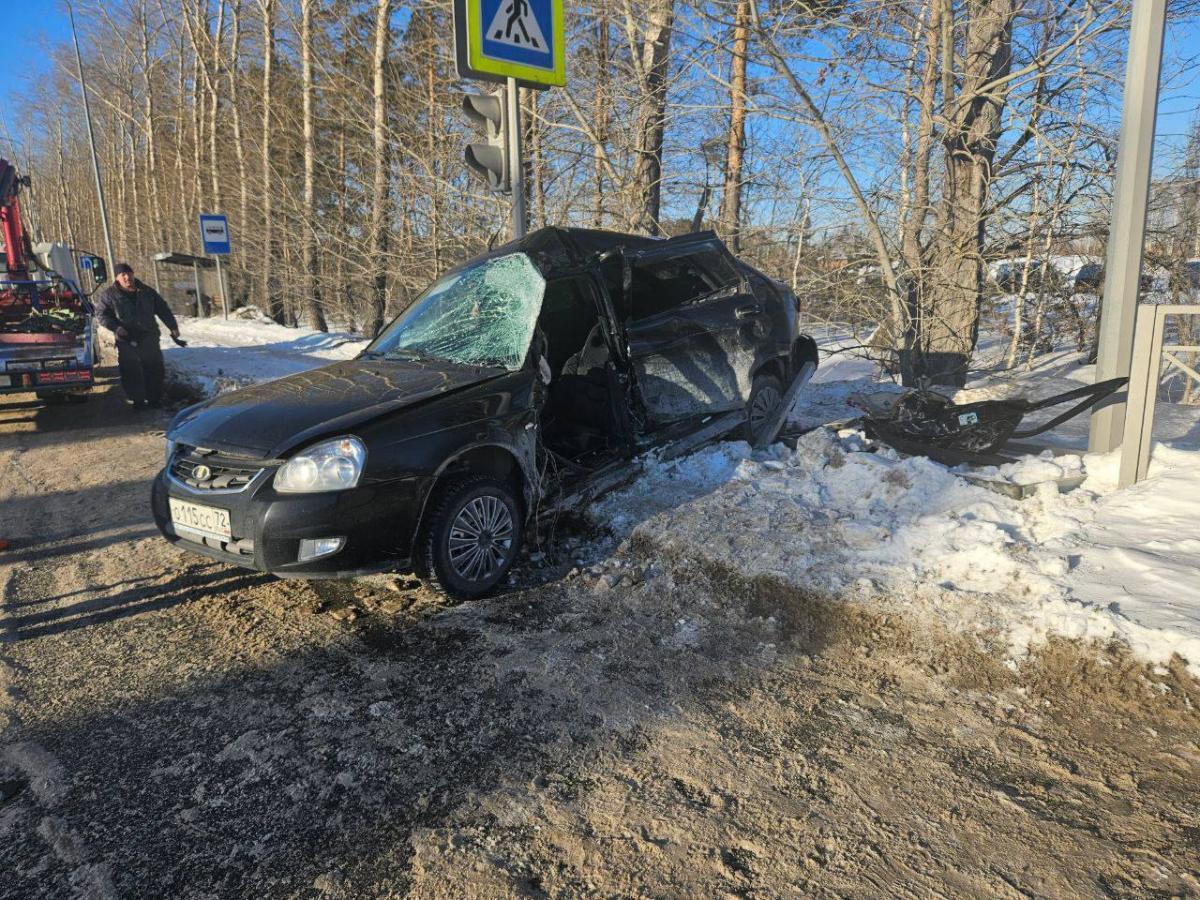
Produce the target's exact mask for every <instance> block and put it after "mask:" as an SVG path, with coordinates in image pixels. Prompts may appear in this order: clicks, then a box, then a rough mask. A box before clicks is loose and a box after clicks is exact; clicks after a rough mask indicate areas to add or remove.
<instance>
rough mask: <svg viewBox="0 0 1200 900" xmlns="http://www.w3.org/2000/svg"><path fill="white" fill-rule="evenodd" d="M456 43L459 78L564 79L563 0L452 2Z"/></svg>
mask: <svg viewBox="0 0 1200 900" xmlns="http://www.w3.org/2000/svg"><path fill="white" fill-rule="evenodd" d="M454 45H455V62H456V63H457V66H458V74H459V77H460V78H479V79H483V80H484V81H504V80H505V79H508V78H515V79H516V80H517V81H519V82H520V83H521V85H522V86H524V87H532V88H543V87H551V86H553V85H564V84H566V83H567V69H566V47H565V46H564V41H563V3H562V0H454Z"/></svg>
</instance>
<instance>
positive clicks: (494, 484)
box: [416, 476, 522, 600]
mask: <svg viewBox="0 0 1200 900" xmlns="http://www.w3.org/2000/svg"><path fill="white" fill-rule="evenodd" d="M434 503H435V505H434V507H433V511H432V512H431V513H430V514H429V516H428V519H427V524H426V525H425V526H424V529H423V533H422V536H421V540H420V541H419V542H418V545H417V547H418V552H417V560H416V563H417V567H416V568H417V574H418V575H420V576H421V577H422V578H425V579H426V580H428V581H430V582H431V583H433V584H435V585H437V587H438V588H439V589H440V590H441V591H442V592H443V593H444V594H446V595H448V596H450V597H453V598H455V599H456V600H474V599H475V598H477V597H482V596H483V595H484V594H487V593H488V592H490V591H491V590H492V589H493V588H495V587H496V585H498V584H499V583H500V582H501V581H503V580H504V577H505V576H506V575H507V574H508V571H509V569H511V568H512V564H513V561H514V560H516V558H517V553H518V552H519V551H520V549H521V531H522V525H521V504H520V502H519V501H518V500H517V498H516V496H515V494H514V492H513V488H512V486H511V485H510V484H508V483H506V482H504V481H499V480H497V479H495V478H487V477H484V476H474V477H468V478H462V479H458V480H455V481H453V482H451V483H450V484H448V485H446V487H445V488H444V489H443V490H442V491H440V492H439V497H438V498H436V499H435V501H434Z"/></svg>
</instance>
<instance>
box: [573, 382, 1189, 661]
mask: <svg viewBox="0 0 1200 900" xmlns="http://www.w3.org/2000/svg"><path fill="white" fill-rule="evenodd" d="M841 365H842V372H841V373H836V374H842V373H853V374H854V375H858V374H859V373H858V372H857V371H855V367H856V366H857V365H858V364H857V362H855V361H849V362H843V363H842V364H841ZM831 370H833V371H834V372H836V369H835V367H828V368H827V369H826V372H825V374H826V380H824V381H822V382H819V383H816V384H814V385H813V386H812V388H811V390H809V391H808V392H807V393H806V394H804V395H802V397H801V400H800V401H799V402H798V404H797V408H796V409H794V410H793V411H792V415H791V418H792V420H793V421H794V422H800V423H809V424H811V423H813V422H815V421H838V420H843V419H847V418H850V417H851V416H852V415H853V414H854V412H853V410H852V408H851V407H849V406H848V404H847V403H846V401H847V400H848V398H849V397H850V396H851V395H852V394H854V393H855V392H857V391H860V390H862V389H864V388H868V387H869V388H871V389H875V390H878V389H880V388H881V387H882V386H880V385H872V384H871V383H870V381H868V380H867V379H865V378H861V377H858V378H854V379H853V380H847V381H839V380H828V379H829V377H830V374H831ZM1076 371H1078V370H1076V369H1075V368H1074V367H1073V366H1072V367H1071V371H1070V372H1069V375H1074V376H1075V378H1070V377H1067V374H1068V373H1067V369H1065V368H1062V367H1058V368H1056V367H1055V366H1054V365H1052V364H1051V365H1048V366H1046V367H1043V368H1042V369H1041V370H1038V371H1035V372H1034V373H1032V374H1031V375H1030V376H1029V379H1028V382H1027V383H1026V384H1025V385H1024V388H1025V389H1024V390H1021V389H1019V386H1018V388H1014V386H1013V385H1011V384H1010V385H1009V386H1008V388H1007V389H1005V390H1003V391H1001V390H1000V389H998V388H997V387H996V386H995V385H984V386H981V387H979V388H976V389H975V391H973V392H972V394H973V396H974V398H975V399H979V398H982V397H983V396H994V395H997V394H999V393H1021V394H1023V395H1025V396H1045V395H1047V394H1049V393H1053V392H1055V391H1057V390H1064V389H1067V388H1068V387H1071V386H1073V384H1072V383H1071V382H1074V383H1075V384H1077V383H1078V381H1088V380H1090V378H1088V373H1087V372H1081V373H1080V374H1079V375H1076ZM1076 378H1078V381H1076ZM1063 381H1066V382H1068V383H1066V384H1063V383H1062V382H1063ZM1163 418H1164V419H1165V420H1166V422H1165V427H1164V429H1163V430H1164V432H1165V435H1166V436H1165V438H1164V437H1163V435H1161V434H1160V438H1163V439H1164V441H1165V443H1164V444H1160V445H1159V446H1158V447H1157V448H1156V450H1155V456H1154V464H1153V466H1152V469H1151V476H1150V478H1149V479H1147V480H1146V481H1145V482H1143V483H1142V484H1139V485H1138V486H1136V487H1135V488H1133V489H1131V490H1127V491H1122V492H1117V491H1116V471H1117V466H1118V464H1119V459H1118V454H1109V455H1105V456H1099V455H1085V454H1084V452H1083V451H1082V449H1081V450H1080V452H1079V453H1069V452H1066V453H1064V451H1062V450H1059V451H1058V452H1059V455H1054V454H1052V453H1050V452H1049V451H1047V452H1044V453H1043V454H1042V455H1040V456H1030V457H1024V458H1022V459H1020V460H1019V461H1018V462H1016V463H1013V464H1010V465H1006V466H1002V467H998V468H997V467H991V468H987V469H982V470H972V472H971V474H972V475H975V476H983V477H985V478H987V479H989V480H992V481H1000V482H1007V483H1009V484H1013V485H1022V486H1031V488H1032V491H1031V494H1030V495H1029V496H1027V497H1026V498H1025V499H1024V500H1016V499H1012V498H1011V497H1009V496H1004V495H1002V494H999V493H997V492H995V491H993V490H989V489H987V488H986V487H983V486H979V485H977V484H974V483H969V482H967V481H966V480H964V479H963V478H961V477H959V475H958V474H957V473H956V470H953V469H950V468H947V467H946V466H943V465H940V464H938V463H935V462H932V461H931V460H928V459H925V458H922V457H913V458H903V457H901V456H899V455H898V454H896V453H895V452H894V451H892V450H890V449H889V448H886V447H884V448H879V449H875V450H874V452H871V451H872V450H873V448H872V446H871V445H870V443H869V442H868V441H867V440H866V439H865V438H864V436H863V435H862V434H861V433H860V432H857V431H853V430H842V431H834V430H833V429H831V428H819V429H817V430H815V431H812V432H810V433H808V434H806V435H805V436H804V437H802V438H801V439H800V441H799V442H798V445H797V447H796V449H795V450H790V449H788V448H787V447H786V446H785V445H783V444H779V445H776V446H774V447H771V448H769V449H767V450H765V451H762V452H757V453H755V452H752V451H751V449H750V447H749V446H748V445H746V444H744V443H732V444H723V445H719V446H715V447H710V448H707V449H705V450H702V451H700V452H698V453H696V454H693V455H692V456H689V457H685V458H683V459H678V460H673V461H670V462H661V461H659V460H657V459H655V458H654V457H653V456H651V457H649V458H647V459H645V460H644V461H643V466H644V475H643V477H642V478H640V479H639V480H638V481H637V482H636V483H635V484H634V485H633V486H631V487H630V488H628V489H626V490H623V491H620V492H618V493H616V494H613V495H610V496H608V497H607V498H605V499H604V500H603V501H602V502H600V503H599V504H597V505H596V506H594V507H593V509H592V510H591V512H590V515H591V517H592V518H593V520H594V521H596V522H597V523H600V524H603V525H605V526H606V527H608V528H610V529H611V530H612V531H614V532H615V533H616V534H617V535H618V536H622V537H624V536H628V535H636V536H637V537H638V538H639V539H641V541H642V542H644V543H648V544H649V545H650V546H653V547H655V548H656V549H657V550H658V551H659V552H661V553H662V555H663V556H665V557H669V558H671V559H673V560H676V561H679V562H682V563H685V564H686V563H687V562H688V561H699V562H704V563H709V564H715V565H717V566H719V567H721V568H722V569H724V570H726V571H735V572H739V573H742V574H744V575H745V576H747V577H753V576H758V575H767V576H770V577H773V578H775V579H778V580H781V581H783V582H785V583H788V584H791V585H794V586H795V587H796V588H797V589H802V590H806V591H817V592H820V593H823V594H825V595H827V596H829V597H830V598H833V599H837V598H850V599H855V600H860V601H862V600H866V601H867V602H870V603H874V604H877V605H881V606H886V607H896V608H897V610H896V611H901V612H906V613H908V614H914V615H920V616H927V617H930V618H932V619H934V620H936V621H938V622H939V623H941V624H943V625H945V626H947V627H950V628H952V629H955V630H958V631H963V632H967V633H976V634H988V635H991V636H992V637H993V638H996V639H999V641H1000V642H1001V644H1002V645H1003V646H1004V647H1006V648H1007V651H1008V652H1009V653H1010V654H1011V656H1012V657H1014V658H1017V657H1020V656H1022V655H1023V654H1024V653H1025V652H1027V650H1028V649H1029V647H1030V646H1031V645H1034V644H1036V643H1039V642H1041V641H1044V640H1045V639H1046V638H1047V637H1049V636H1051V635H1055V636H1062V637H1067V638H1073V639H1080V640H1083V641H1099V642H1108V641H1120V642H1122V643H1123V644H1125V645H1127V646H1128V647H1129V648H1130V650H1132V651H1133V652H1134V653H1135V654H1137V655H1138V656H1140V657H1141V658H1143V659H1145V660H1148V661H1151V662H1155V663H1165V662H1167V661H1169V660H1170V659H1171V657H1172V655H1173V654H1178V655H1179V656H1180V657H1182V658H1183V659H1184V660H1185V661H1186V662H1187V664H1188V665H1189V667H1190V669H1191V671H1192V672H1193V673H1194V674H1196V675H1198V676H1200V532H1198V531H1197V526H1198V524H1200V440H1197V438H1196V435H1200V409H1198V408H1195V407H1190V408H1189V407H1174V408H1172V409H1169V410H1167V415H1165V416H1164V417H1163ZM1086 422H1087V419H1086V417H1084V418H1083V419H1082V424H1081V422H1080V420H1076V421H1075V422H1073V423H1070V425H1069V426H1068V427H1067V428H1066V429H1065V431H1059V430H1056V433H1055V434H1054V435H1053V436H1052V437H1053V441H1054V443H1057V444H1059V445H1065V446H1070V445H1072V444H1076V445H1078V446H1080V447H1082V446H1083V444H1082V440H1083V439H1084V438H1085V437H1086ZM1079 476H1086V477H1085V478H1084V481H1083V484H1082V486H1081V487H1079V488H1078V489H1076V490H1073V491H1070V492H1068V493H1060V490H1059V486H1058V485H1059V482H1060V481H1068V482H1070V481H1072V480H1075V481H1077V480H1078V477H1079Z"/></svg>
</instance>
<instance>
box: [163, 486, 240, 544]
mask: <svg viewBox="0 0 1200 900" xmlns="http://www.w3.org/2000/svg"><path fill="white" fill-rule="evenodd" d="M168 500H169V502H170V504H171V521H172V522H173V523H174V524H175V525H176V526H177V527H179V528H186V529H187V530H188V531H198V532H200V533H201V534H205V535H209V536H210V537H219V538H224V539H225V540H229V539H230V538H232V537H233V532H232V531H230V530H229V510H227V509H217V508H216V507H215V506H201V505H200V504H199V503H188V502H187V501H186V500H176V499H175V498H174V497H169V498H168Z"/></svg>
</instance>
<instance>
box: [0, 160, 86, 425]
mask: <svg viewBox="0 0 1200 900" xmlns="http://www.w3.org/2000/svg"><path fill="white" fill-rule="evenodd" d="M22 186H25V187H28V186H29V179H28V176H25V177H22V176H20V175H18V173H17V170H16V168H15V167H14V166H13V165H12V164H11V163H9V162H8V161H7V160H4V159H0V245H2V246H0V263H3V266H4V267H3V269H0V395H3V394H16V393H26V392H30V391H32V392H36V393H37V395H38V397H39V398H41V399H43V400H46V401H47V402H54V401H60V402H69V401H81V400H83V399H86V397H87V394H88V392H89V391H90V390H91V389H92V386H93V384H94V381H95V366H96V364H97V362H99V354H100V348H99V344H98V343H97V340H96V322H95V310H94V308H93V306H92V304H91V301H90V300H88V298H87V295H86V294H84V292H83V291H82V290H81V289H80V287H79V284H78V281H77V279H76V277H75V275H74V274H73V273H74V269H75V263H74V255H75V254H74V251H73V250H72V249H71V248H69V247H67V246H65V245H63V244H43V245H39V247H38V252H37V253H35V252H34V250H33V248H32V247H31V245H30V241H29V235H28V233H27V232H26V231H25V227H24V224H23V223H22V221H21V205H20V202H19V200H18V198H17V194H18V192H19V190H20V188H21V187H22ZM92 259H93V261H94V262H95V261H99V262H100V263H101V266H102V265H103V261H102V260H99V258H97V257H92Z"/></svg>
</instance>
